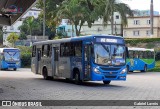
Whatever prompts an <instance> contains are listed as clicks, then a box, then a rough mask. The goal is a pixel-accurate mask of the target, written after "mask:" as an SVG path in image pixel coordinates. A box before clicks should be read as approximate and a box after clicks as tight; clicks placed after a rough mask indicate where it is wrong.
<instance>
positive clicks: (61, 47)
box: [60, 43, 65, 57]
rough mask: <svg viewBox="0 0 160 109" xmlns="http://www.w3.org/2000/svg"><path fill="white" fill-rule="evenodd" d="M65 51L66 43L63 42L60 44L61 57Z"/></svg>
mask: <svg viewBox="0 0 160 109" xmlns="http://www.w3.org/2000/svg"><path fill="white" fill-rule="evenodd" d="M64 52H65V50H64V43H62V44H61V45H60V56H61V57H63V56H64Z"/></svg>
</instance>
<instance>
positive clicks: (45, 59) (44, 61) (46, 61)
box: [41, 57, 53, 76]
mask: <svg viewBox="0 0 160 109" xmlns="http://www.w3.org/2000/svg"><path fill="white" fill-rule="evenodd" d="M44 67H46V68H47V71H48V76H53V74H52V66H51V57H42V59H41V74H42V71H43V68H44Z"/></svg>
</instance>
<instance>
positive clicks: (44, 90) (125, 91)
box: [0, 68, 160, 109]
mask: <svg viewBox="0 0 160 109" xmlns="http://www.w3.org/2000/svg"><path fill="white" fill-rule="evenodd" d="M0 100H160V72H147V73H141V72H136V73H130V74H128V76H127V81H112V82H111V83H110V85H104V84H103V83H102V82H85V83H83V84H82V85H75V84H74V83H73V82H72V81H66V80H61V79H59V80H54V81H53V80H43V77H42V76H41V75H35V74H33V73H32V72H31V70H30V69H26V68H24V69H18V71H12V70H10V71H0ZM3 108H4V107H3ZM15 108H16V107H15ZM21 108H24V107H21ZM32 108H36V107H32ZM43 108H44V107H43ZM50 108H53V107H50ZM54 108H55V107H54ZM54 108H53V109H54ZM56 108H58V109H59V108H64V107H56ZM65 108H69V109H70V108H71V107H65ZM72 108H73V107H72ZM74 108H77V107H74ZM79 108H82V109H84V107H79ZM87 108H90V109H92V108H95V107H87ZM96 108H103V107H96ZM110 108H113V109H119V108H120V107H110ZM121 108H122V109H124V108H126V109H128V108H127V107H121ZM130 108H135V107H133V106H132V107H130ZM147 108H149V109H150V108H151V107H146V108H144V109H147ZM0 109H1V107H0ZM11 109H13V108H11ZM136 109H137V107H136ZM156 109H158V108H156Z"/></svg>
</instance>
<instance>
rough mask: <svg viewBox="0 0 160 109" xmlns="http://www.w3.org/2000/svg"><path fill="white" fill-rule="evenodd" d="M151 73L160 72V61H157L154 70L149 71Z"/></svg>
mask: <svg viewBox="0 0 160 109" xmlns="http://www.w3.org/2000/svg"><path fill="white" fill-rule="evenodd" d="M148 71H149V72H160V61H156V65H155V68H154V69H151V70H148Z"/></svg>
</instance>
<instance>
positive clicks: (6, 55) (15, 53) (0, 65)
mask: <svg viewBox="0 0 160 109" xmlns="http://www.w3.org/2000/svg"><path fill="white" fill-rule="evenodd" d="M20 66H21V61H20V50H19V49H17V48H0V69H1V70H7V69H9V68H12V69H13V70H17V68H19V67H20Z"/></svg>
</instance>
